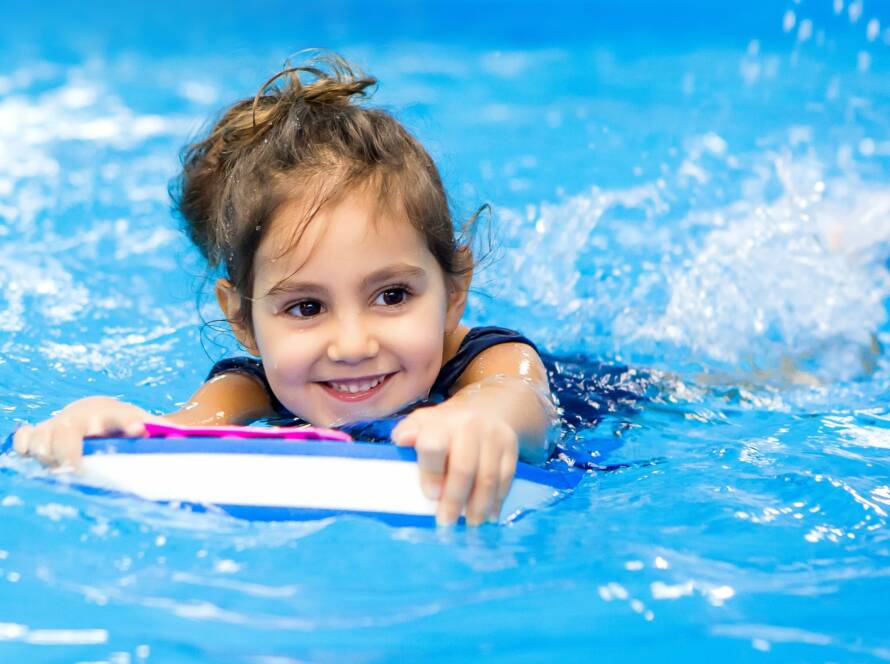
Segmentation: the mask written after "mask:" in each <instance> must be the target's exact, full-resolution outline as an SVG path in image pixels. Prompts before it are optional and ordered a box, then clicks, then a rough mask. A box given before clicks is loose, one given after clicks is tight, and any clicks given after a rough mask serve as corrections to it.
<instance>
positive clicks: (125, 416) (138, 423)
mask: <svg viewBox="0 0 890 664" xmlns="http://www.w3.org/2000/svg"><path fill="white" fill-rule="evenodd" d="M130 431H135V433H133V434H132V435H134V436H139V435H142V434H143V433H145V425H144V424H143V422H142V419H141V418H139V417H137V416H135V415H134V414H133V413H120V412H110V413H105V414H103V415H102V416H101V418H100V426H99V431H98V432H97V433H96V434H95V435H100V436H129V435H131V434H130Z"/></svg>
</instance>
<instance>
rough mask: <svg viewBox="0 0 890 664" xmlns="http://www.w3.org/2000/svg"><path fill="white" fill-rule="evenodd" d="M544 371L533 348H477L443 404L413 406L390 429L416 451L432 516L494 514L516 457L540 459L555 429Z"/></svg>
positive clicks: (472, 518)
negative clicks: (432, 506)
mask: <svg viewBox="0 0 890 664" xmlns="http://www.w3.org/2000/svg"><path fill="white" fill-rule="evenodd" d="M556 415H557V414H556V408H555V407H554V406H553V404H552V401H551V396H550V388H549V385H548V382H547V372H546V370H545V368H544V365H543V363H542V362H541V358H540V357H539V356H538V354H537V353H536V352H535V351H534V349H533V348H531V347H530V346H528V345H526V344H521V343H505V344H499V345H497V346H492V347H491V348H489V349H487V350H485V351H484V352H482V353H480V354H479V355H478V356H477V357H476V358H475V359H474V360H473V362H471V363H470V365H469V366H468V367H467V368H466V370H465V371H464V373H463V374H462V375H461V377H460V379H459V380H458V382H457V383H456V385H455V390H454V392H453V394H452V396H451V397H450V398H449V399H448V400H447V401H446V402H445V403H443V404H440V405H438V406H434V407H431V408H424V409H421V410H417V411H415V412H414V413H412V414H411V415H409V416H408V417H407V418H405V420H404V421H403V422H401V423H400V424H399V426H398V427H396V429H395V430H394V431H393V440H394V441H395V442H396V444H398V445H407V446H413V447H414V448H415V449H416V450H417V460H418V466H419V468H420V475H421V486H422V487H423V489H424V493H426V495H427V496H428V497H430V498H434V499H439V507H438V510H437V512H436V518H437V520H438V522H439V523H441V524H449V523H453V522H454V521H455V520H457V518H458V516H460V513H461V511H463V510H464V508H465V507H466V518H467V523H469V524H470V525H476V524H479V523H481V522H482V521H483V520H485V519H489V520H496V519H497V518H498V515H499V514H500V510H501V506H502V504H503V502H504V499H505V498H506V497H507V494H508V493H509V490H510V484H511V483H512V480H513V475H514V473H515V472H516V462H517V460H518V459H519V458H521V459H522V460H523V461H528V462H531V463H541V462H543V461H546V460H547V458H548V457H549V454H550V451H551V450H552V446H553V444H554V442H555V438H556V436H555V434H557V433H558V431H559V428H558V419H557V416H556Z"/></svg>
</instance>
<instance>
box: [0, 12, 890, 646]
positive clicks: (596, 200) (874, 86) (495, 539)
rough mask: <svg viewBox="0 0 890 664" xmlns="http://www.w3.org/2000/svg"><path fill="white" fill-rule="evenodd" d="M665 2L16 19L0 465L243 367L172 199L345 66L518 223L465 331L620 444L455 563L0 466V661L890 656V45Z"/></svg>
mask: <svg viewBox="0 0 890 664" xmlns="http://www.w3.org/2000/svg"><path fill="white" fill-rule="evenodd" d="M668 4H669V3H657V2H654V1H649V0H630V1H628V2H621V3H617V2H616V3H605V2H597V3H577V4H575V3H567V4H558V5H556V4H552V6H551V5H548V6H546V7H539V6H537V5H534V4H532V3H526V2H521V3H507V2H495V3H492V4H487V5H485V6H479V5H477V4H476V3H471V2H458V3H448V4H447V5H445V4H443V5H441V6H438V7H427V8H420V7H419V5H418V6H415V4H413V3H405V4H402V3H397V2H384V3H375V4H374V6H373V7H369V6H366V5H365V4H364V3H353V2H350V1H349V0H342V1H338V2H333V3H326V4H325V7H315V8H306V7H299V6H298V3H284V2H277V3H268V4H266V5H262V6H253V5H250V6H248V5H245V4H244V3H237V4H236V3H232V4H222V5H220V4H219V3H210V2H203V1H201V2H193V3H177V4H174V3H168V2H159V3H151V6H150V7H144V8H141V9H138V8H137V9H134V8H126V9H124V8H122V7H114V6H113V5H111V4H110V3H108V4H104V3H98V4H96V5H95V6H89V7H82V6H75V5H71V6H69V5H68V4H67V3H60V2H45V3H41V6H40V8H39V9H26V8H23V7H22V6H21V5H20V3H12V2H0V13H2V15H3V16H4V17H5V18H6V19H7V20H4V21H2V22H0V434H5V433H6V432H8V431H10V430H11V429H12V428H14V427H15V426H16V424H18V423H19V422H22V421H33V420H38V419H42V418H45V417H47V416H49V415H50V414H51V413H52V412H53V411H55V410H57V409H59V408H61V407H62V406H63V405H64V404H66V403H67V402H69V401H71V400H72V399H75V398H78V397H81V396H84V395H88V394H95V393H103V394H114V395H119V396H121V397H123V398H126V399H128V400H131V401H134V402H135V403H137V404H139V405H142V406H144V407H147V408H150V409H153V410H155V411H156V412H164V411H167V410H170V409H173V408H175V406H176V404H178V403H180V402H182V400H183V399H185V398H186V397H187V396H188V395H189V394H190V392H191V391H192V390H193V389H194V387H195V386H196V385H197V384H198V383H199V382H200V381H201V380H202V378H203V377H204V375H205V374H206V372H207V369H208V367H209V366H210V365H211V363H212V361H213V360H214V359H216V358H217V357H219V356H220V355H221V354H222V353H224V352H226V351H227V350H231V349H232V342H231V340H230V339H228V338H227V337H226V336H225V335H224V334H219V333H216V332H213V331H212V329H208V328H204V327H202V325H201V320H202V318H203V319H205V320H212V319H213V318H214V317H215V316H216V315H217V314H216V312H215V311H214V309H213V307H212V306H211V304H210V302H209V301H208V300H207V298H206V297H202V296H201V293H204V295H206V283H205V282H204V280H203V272H202V267H201V265H200V263H199V261H198V260H197V258H196V256H195V254H194V252H193V251H192V250H191V249H190V248H189V247H188V246H187V244H186V242H185V240H184V239H183V237H182V236H181V235H180V234H179V232H178V229H177V222H176V220H175V219H174V218H173V217H172V216H171V213H170V210H169V201H168V197H167V185H168V182H169V180H170V178H171V177H172V176H173V175H174V174H175V172H176V166H177V153H178V150H179V148H180V147H181V146H182V145H183V144H184V143H185V141H186V140H187V139H188V138H189V137H190V136H191V135H193V133H194V132H195V131H196V130H197V129H198V128H199V127H200V126H201V125H202V123H203V122H204V121H205V120H206V119H207V118H208V117H209V116H210V115H212V114H213V113H214V112H216V111H218V110H219V109H220V108H221V107H222V105H223V104H224V103H226V102H227V101H229V100H231V99H234V98H236V97H239V96H246V95H252V94H253V92H254V90H255V88H256V86H257V83H258V82H260V81H262V80H264V79H265V78H266V77H267V76H268V75H269V73H270V72H272V71H274V70H275V69H276V67H278V65H279V64H280V63H281V61H282V60H283V59H284V58H285V57H286V56H287V55H288V54H289V53H292V52H294V51H297V50H299V49H301V48H304V47H307V46H319V45H320V46H327V47H331V48H335V49H337V50H339V51H341V52H342V53H343V54H344V55H346V56H347V57H348V58H350V59H352V60H354V61H356V62H358V63H359V64H361V65H362V66H364V67H365V68H366V69H367V70H368V71H370V72H372V73H373V74H375V75H376V76H377V77H378V78H379V79H380V81H381V84H380V88H379V91H378V93H377V95H376V97H375V99H376V102H377V103H379V104H381V105H383V106H385V107H386V108H388V109H390V110H392V111H393V112H394V113H396V114H397V115H398V116H399V117H400V118H401V119H403V120H404V121H405V123H406V124H407V125H408V126H409V127H410V128H411V129H412V130H413V131H414V132H415V133H416V134H417V135H418V136H419V137H420V138H421V139H422V140H423V141H424V142H425V144H426V145H428V146H429V148H430V150H431V152H432V153H433V154H434V156H435V157H436V159H437V161H438V163H439V164H440V167H441V169H442V172H443V176H444V177H445V180H446V183H447V185H448V187H449V190H450V192H451V195H452V200H453V204H454V208H455V211H456V213H457V215H458V216H465V215H468V214H469V213H471V212H472V210H474V209H475V208H476V207H477V206H478V205H479V204H480V203H482V202H485V201H489V202H491V203H492V205H493V208H494V215H493V221H492V231H493V234H494V235H495V236H496V238H497V245H498V246H497V248H496V251H495V252H494V254H493V256H492V257H491V259H490V260H489V261H488V262H487V264H486V265H485V267H484V269H482V270H481V271H480V272H479V274H478V275H477V279H476V291H475V293H474V296H473V300H472V303H471V312H470V316H469V320H470V322H471V323H497V324H501V325H507V326H514V327H517V328H519V329H521V330H523V331H524V332H525V333H526V334H527V335H529V336H531V337H532V338H534V339H535V340H537V341H539V343H540V345H541V346H542V347H543V348H545V349H546V350H547V351H549V352H550V353H552V354H554V355H555V356H557V357H559V358H561V365H560V366H561V374H560V376H558V377H557V379H558V380H559V381H561V384H562V385H563V387H564V388H565V389H566V390H567V392H566V393H565V394H566V396H565V397H564V398H565V399H566V404H567V408H568V407H570V406H571V408H570V410H571V409H586V411H585V412H587V413H588V414H589V413H590V411H591V410H596V411H598V412H599V413H600V415H599V416H598V417H597V418H592V417H588V418H587V419H583V418H577V417H576V418H575V419H573V420H572V421H571V422H570V424H571V426H569V427H567V440H566V443H567V444H570V445H574V446H575V447H577V448H582V449H583V448H584V447H585V445H587V444H588V442H589V440H590V439H593V438H601V439H602V438H605V439H607V440H609V441H611V444H612V448H613V449H612V450H611V452H610V454H609V457H608V460H609V462H610V463H613V464H614V465H616V466H619V468H618V469H616V470H613V471H611V472H599V473H592V474H590V475H589V476H587V477H586V478H585V479H584V480H583V481H582V483H581V485H580V486H579V488H578V489H577V490H576V491H575V492H574V493H573V494H572V495H571V496H570V497H569V498H568V499H566V500H564V501H562V502H560V503H558V504H556V505H554V506H552V507H551V508H548V509H545V510H542V511H539V512H537V513H535V514H533V515H530V516H529V517H527V518H525V519H523V520H521V521H519V522H517V523H515V524H513V525H511V526H509V527H503V528H494V527H486V528H482V529H479V530H475V531H471V530H457V531H448V532H438V531H434V530H423V529H394V528H390V527H388V526H386V525H384V524H381V523H377V522H375V521H371V520H366V519H361V518H337V519H333V520H330V521H324V522H318V523H308V524H272V525H269V524H266V525H262V524H251V523H245V522H240V521H236V520H230V519H227V518H223V517H218V516H213V515H207V514H188V513H183V512H179V511H176V510H173V509H169V508H165V507H161V506H156V505H151V504H145V503H142V502H139V501H136V500H111V499H108V498H102V497H96V496H86V495H82V494H79V493H76V492H74V491H71V490H68V489H66V488H64V487H62V486H53V485H49V484H47V483H45V482H40V481H37V478H36V477H35V476H38V477H42V476H43V472H44V471H42V470H40V469H39V468H38V467H37V466H36V465H35V464H33V463H31V462H22V461H21V460H17V459H11V458H5V459H3V460H2V466H0V524H2V525H0V660H2V661H29V662H30V661H34V662H37V661H89V662H98V661H105V662H147V661H151V662H203V661H213V662H223V661H225V662H303V661H337V662H340V661H360V662H367V661H386V660H395V659H402V658H412V659H427V658H436V659H455V660H456V659H466V658H475V657H479V658H481V657H485V658H488V659H492V660H495V661H506V660H510V661H540V660H542V659H548V660H549V659H553V660H556V659H560V660H569V661H579V660H585V661H586V660H591V659H594V658H598V659H599V660H601V661H616V660H617V661H651V660H652V659H662V660H664V659H678V658H680V657H683V658H684V659H685V660H687V661H703V662H705V661H713V660H714V658H715V657H717V656H721V657H725V658H730V659H732V660H734V661H764V662H766V661H776V662H787V661H835V662H840V661H847V662H871V661H886V660H890V637H888V629H887V625H888V622H890V606H888V600H887V596H888V592H890V534H888V511H890V361H888V357H887V353H886V351H885V349H886V347H887V345H888V343H890V323H888V320H890V311H888V303H890V186H888V184H887V183H888V181H890V178H888V176H890V118H888V114H887V103H886V100H887V99H890V57H888V56H890V11H888V9H887V5H886V4H885V3H882V2H878V1H877V0H853V1H851V0H818V1H817V0H800V1H799V2H793V1H790V2H766V1H764V2H759V3H755V4H754V5H753V6H748V5H745V7H744V9H738V10H730V9H729V8H727V7H725V6H724V5H723V3H712V2H704V1H703V0H702V1H694V0H683V1H680V2H677V3H670V4H671V6H670V7H668V6H667V5H668ZM196 294H197V299H198V301H199V303H200V305H199V306H200V309H199V308H198V307H196V305H195V302H196ZM608 366H612V367H615V366H626V367H627V370H626V371H623V370H617V371H612V372H611V373H609V372H607V371H605V370H603V371H600V372H599V373H598V372H597V371H596V370H595V369H596V368H597V367H599V368H601V369H602V368H603V367H608ZM597 376H599V378H597ZM572 399H574V401H572ZM572 412H577V410H573V411H572ZM568 415H569V417H571V415H572V413H571V412H570V413H568ZM594 422H595V424H594Z"/></svg>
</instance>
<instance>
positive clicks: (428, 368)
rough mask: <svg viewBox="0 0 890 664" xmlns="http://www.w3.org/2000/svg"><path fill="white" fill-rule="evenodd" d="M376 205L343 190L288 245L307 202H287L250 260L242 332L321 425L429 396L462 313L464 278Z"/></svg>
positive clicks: (292, 404)
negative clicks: (455, 278) (249, 309)
mask: <svg viewBox="0 0 890 664" xmlns="http://www.w3.org/2000/svg"><path fill="white" fill-rule="evenodd" d="M376 209H377V208H376V205H375V204H374V199H373V197H372V195H371V194H370V193H368V192H364V191H357V192H354V193H351V194H349V195H347V196H346V197H344V198H343V199H342V200H341V201H339V202H337V203H333V204H331V205H328V206H326V207H325V208H323V209H322V210H320V211H319V213H318V214H317V215H316V216H315V218H314V219H313V221H312V223H310V224H309V226H308V227H307V228H306V230H305V232H304V234H303V237H302V238H301V239H300V241H299V242H298V243H297V245H296V246H294V247H291V248H290V249H288V247H290V245H291V244H292V242H293V236H294V230H295V229H296V228H297V226H298V224H300V223H302V219H303V215H304V212H305V211H304V209H303V208H301V207H300V206H299V205H298V204H296V203H293V204H289V205H286V206H285V207H284V208H282V210H281V211H280V212H279V213H278V214H277V215H276V217H275V218H274V220H273V222H272V226H271V227H270V229H269V232H268V233H267V235H266V237H265V238H264V239H263V241H262V243H261V244H260V247H259V249H258V251H257V256H256V259H255V262H254V274H255V278H254V289H253V297H254V302H253V335H252V336H251V335H250V334H245V333H243V331H242V334H240V335H239V339H240V341H241V342H242V343H243V344H244V345H245V347H247V349H248V350H250V351H251V352H252V353H254V354H256V355H259V356H260V357H261V358H262V360H263V366H264V368H265V370H266V376H267V377H268V379H269V384H270V386H271V387H272V391H273V392H274V393H275V395H276V396H277V397H278V398H279V400H280V401H281V402H282V403H283V404H284V405H285V406H286V407H287V408H288V409H289V410H290V411H291V412H293V413H294V414H295V415H297V416H299V417H300V418H302V419H304V420H306V421H308V422H311V423H312V424H314V425H317V426H335V425H338V424H343V423H345V422H350V421H355V420H358V419H364V418H371V417H381V416H385V415H389V414H391V413H393V412H395V411H397V410H398V409H399V408H401V407H402V406H405V405H406V404H408V403H411V402H413V401H416V400H417V399H421V398H424V397H426V396H427V395H428V393H429V390H430V388H431V387H432V385H433V382H434V381H435V379H436V376H437V375H438V373H439V369H440V368H441V366H442V360H443V352H444V350H443V349H444V343H445V339H446V336H447V335H449V334H451V333H453V332H454V330H455V329H456V328H457V325H458V323H459V321H460V317H461V315H462V314H463V309H464V304H465V299H466V286H467V283H462V284H451V283H449V281H448V280H446V277H445V275H444V273H443V271H442V269H441V267H440V266H439V264H438V263H437V262H436V259H435V257H434V256H433V255H432V253H430V251H429V249H428V248H427V245H426V242H425V240H424V238H423V236H422V235H421V234H420V233H419V232H418V231H417V230H416V229H415V228H414V227H413V226H412V225H411V224H410V223H409V222H408V221H407V220H406V219H402V218H390V217H386V216H381V217H378V218H376V219H375V212H376ZM236 332H237V331H236Z"/></svg>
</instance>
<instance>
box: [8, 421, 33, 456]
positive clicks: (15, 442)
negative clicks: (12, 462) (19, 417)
mask: <svg viewBox="0 0 890 664" xmlns="http://www.w3.org/2000/svg"><path fill="white" fill-rule="evenodd" d="M33 431H34V427H33V426H32V425H30V424H23V425H22V426H20V427H19V428H18V429H17V430H16V432H15V434H14V435H13V437H12V448H13V449H14V450H15V451H16V452H17V453H18V454H21V455H22V456H24V455H26V454H27V453H28V441H29V440H30V438H31V433H32V432H33Z"/></svg>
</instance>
